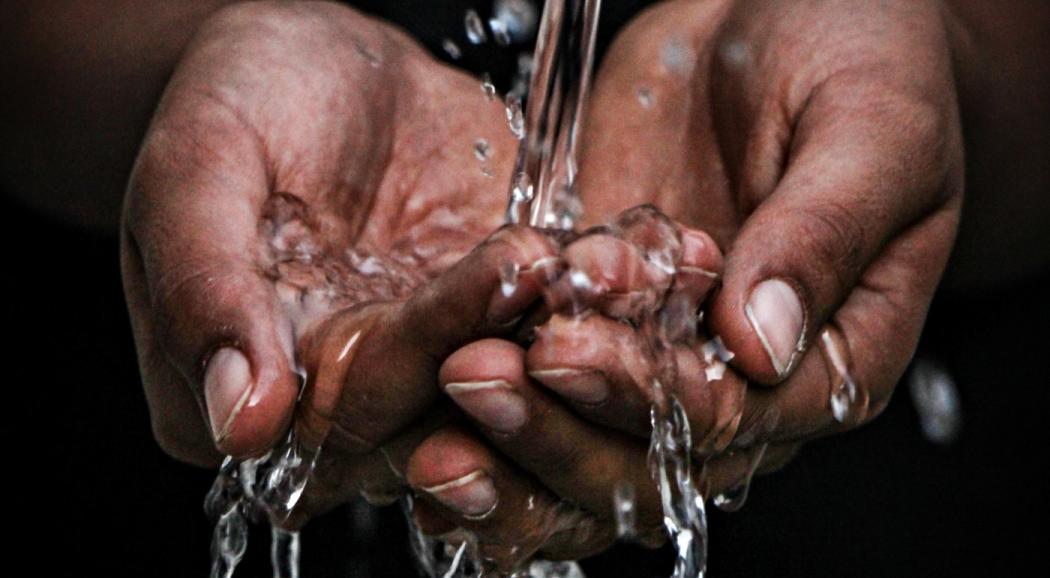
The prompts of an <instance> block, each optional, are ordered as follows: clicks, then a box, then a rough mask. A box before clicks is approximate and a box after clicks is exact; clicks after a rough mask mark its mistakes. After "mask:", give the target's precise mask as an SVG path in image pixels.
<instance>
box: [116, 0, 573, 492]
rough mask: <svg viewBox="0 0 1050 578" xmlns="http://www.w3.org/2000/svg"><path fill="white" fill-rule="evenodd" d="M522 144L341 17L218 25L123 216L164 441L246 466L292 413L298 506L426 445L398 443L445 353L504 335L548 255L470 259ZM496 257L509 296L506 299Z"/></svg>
mask: <svg viewBox="0 0 1050 578" xmlns="http://www.w3.org/2000/svg"><path fill="white" fill-rule="evenodd" d="M480 139H484V140H485V141H486V142H487V143H488V147H489V151H490V152H489V154H490V156H489V158H487V160H484V161H481V160H479V159H478V158H475V154H474V152H473V150H474V147H475V143H476V142H479V141H480ZM516 144H517V143H516V141H515V140H514V139H513V137H512V135H511V133H510V131H509V130H508V128H507V126H506V121H505V117H504V111H503V108H502V105H501V103H499V102H498V101H487V100H486V99H485V97H484V95H483V93H482V91H481V90H480V89H479V86H478V83H477V81H475V80H473V79H471V78H469V77H468V76H466V75H464V74H462V73H458V72H455V71H453V70H452V69H450V68H447V67H445V66H443V65H441V64H439V63H437V62H436V61H434V60H433V59H432V58H430V57H429V56H428V55H427V54H426V53H425V52H424V51H423V50H422V49H421V48H419V47H418V46H417V45H415V44H414V43H413V42H412V41H410V40H409V39H408V38H407V37H406V36H405V35H404V34H402V33H401V32H399V31H397V30H395V29H393V28H391V27H389V26H386V25H383V24H380V23H379V22H377V21H375V20H372V19H369V18H366V17H364V16H361V15H359V14H357V13H355V12H353V11H352V10H350V9H348V8H345V7H341V6H338V5H334V4H323V3H294V4H284V3H280V4H277V3H274V4H267V3H247V4H242V5H238V6H235V7H233V8H230V9H226V10H224V11H222V12H220V13H218V14H217V15H216V16H215V17H213V18H212V19H211V20H210V21H209V22H208V23H206V24H205V25H204V26H203V27H202V29H201V31H200V32H199V34H198V36H197V37H196V39H195V40H194V42H193V43H192V44H191V45H190V46H189V47H188V48H187V50H186V53H185V55H184V57H183V60H182V62H181V64H180V65H179V67H178V69H177V70H176V72H175V74H174V76H173V78H172V79H171V82H170V84H169V86H168V88H167V91H166V93H165V95H164V97H163V99H162V101H161V103H160V105H159V108H158V110H157V112H156V115H155V117H154V119H153V122H152V125H151V127H150V129H149V132H148V133H147V135H146V137H145V140H144V143H143V145H142V149H141V151H140V154H139V157H138V160H137V162H136V166H135V170H134V172H133V175H132V178H131V182H130V185H129V190H128V195H127V199H126V204H125V210H124V216H123V224H122V247H121V252H122V255H121V258H122V264H123V271H124V284H125V290H126V293H127V301H128V307H129V310H130V315H131V321H132V326H133V331H134V336H135V342H136V347H137V350H138V355H139V364H140V368H141V373H142V378H143V382H144V387H145V392H146V397H147V400H148V402H149V406H150V412H151V415H152V420H153V428H154V432H155V435H156V437H157V439H158V441H159V442H160V444H161V446H162V447H163V448H164V449H165V450H166V451H168V452H169V453H171V454H172V455H174V456H176V457H178V458H180V459H183V460H185V461H189V462H192V463H197V464H201V465H215V464H217V463H218V461H219V460H220V459H221V456H222V454H228V455H232V456H234V457H238V458H244V457H249V456H255V455H258V454H261V453H263V452H265V451H266V450H268V449H269V448H270V447H272V446H273V445H274V444H275V443H276V442H277V441H278V440H279V439H280V438H281V437H282V436H283V435H284V434H285V432H286V431H287V430H288V427H289V424H290V423H292V422H293V414H295V417H294V424H295V428H296V431H297V433H299V434H300V439H302V440H303V441H304V442H305V443H308V444H310V445H313V446H320V444H321V443H322V442H324V444H325V449H326V452H325V453H324V454H322V455H323V456H326V457H325V458H323V459H324V462H323V463H322V464H320V466H319V469H318V471H317V477H318V479H321V480H331V482H332V483H331V484H325V483H320V484H315V483H312V484H311V494H310V495H308V496H307V497H306V498H304V504H305V507H304V510H306V511H308V512H316V511H317V510H319V509H323V508H325V507H327V506H330V505H332V504H333V503H335V502H336V501H337V500H340V499H345V498H346V496H347V495H349V494H353V493H356V492H358V491H361V490H362V489H364V490H368V489H369V488H365V487H363V485H364V484H368V483H372V484H378V485H379V486H384V485H385V486H384V487H390V486H396V485H397V484H398V480H397V476H398V475H399V472H396V471H392V469H393V468H392V467H391V466H390V465H388V460H387V458H389V457H390V456H389V455H382V453H383V452H382V451H376V450H378V449H379V448H380V447H381V445H382V444H383V443H384V442H388V441H391V440H394V441H393V442H392V443H393V444H394V446H396V447H403V448H404V451H406V452H407V451H410V449H411V448H412V447H414V443H413V442H409V443H405V444H401V445H398V444H397V442H396V440H397V439H398V436H401V437H404V436H408V437H407V438H406V439H410V440H411V439H416V438H414V437H413V436H418V435H419V434H420V431H419V430H417V431H414V432H409V433H405V432H404V430H405V428H406V427H407V426H409V425H410V424H412V423H415V422H416V421H417V418H419V417H420V416H421V415H423V414H424V411H425V410H427V409H429V408H431V407H433V405H434V404H435V402H436V401H437V400H438V398H439V392H440V390H439V387H438V384H437V375H438V369H439V368H440V364H441V362H442V361H443V360H444V358H445V357H446V356H448V355H449V354H451V353H452V352H453V351H454V350H455V349H456V348H458V347H459V346H462V345H464V344H466V343H468V342H471V341H474V340H476V339H480V338H484V337H493V336H500V335H508V334H509V333H510V332H511V331H513V321H514V319H516V318H518V317H520V315H521V314H522V313H523V312H524V310H525V309H526V308H527V307H528V306H529V305H530V304H531V302H532V301H533V300H534V299H535V298H536V297H538V295H539V290H540V289H539V287H538V285H537V284H536V283H533V282H530V281H529V280H528V279H529V276H530V275H532V276H533V277H542V275H539V276H537V275H535V274H534V273H529V272H528V271H529V269H530V267H532V266H533V265H534V264H536V263H537V262H544V263H549V262H550V260H546V258H548V257H551V256H553V255H555V254H556V249H555V245H554V244H553V243H551V242H550V241H549V240H548V239H547V238H545V237H544V236H543V235H541V234H539V233H537V232H536V231H534V230H529V229H526V228H504V229H500V230H499V231H498V232H497V233H495V234H494V235H492V236H490V237H488V240H487V241H485V242H484V243H482V244H480V245H478V243H479V242H481V241H483V240H484V239H485V238H486V236H487V235H489V234H490V233H491V232H492V231H493V230H495V229H497V228H498V227H499V226H500V224H501V222H502V217H503V210H504V207H505V203H506V197H505V195H504V192H503V191H504V188H505V184H506V183H507V182H509V180H510V171H511V165H512V160H513V155H514V152H515V150H516V148H517V147H516ZM483 169H484V170H485V172H483ZM476 245H477V247H476V248H474V247H475V246H476ZM472 248H474V249H473V251H471V249H472ZM468 252H469V253H468ZM464 255H466V256H464ZM461 257H462V259H461ZM355 261H356V263H357V266H356V267H354V266H352V264H353V263H354V262H355ZM457 261H458V262H457ZM509 263H513V264H516V265H518V266H519V268H520V269H521V271H522V282H520V283H519V284H518V290H517V291H516V292H515V293H514V294H513V295H511V296H510V298H506V297H503V296H502V293H501V290H500V282H501V281H500V267H501V266H506V265H507V264H509ZM351 360H352V361H353V363H352V364H351V363H350V362H351ZM300 364H301V365H300ZM300 372H305V374H306V375H307V383H306V388H305V390H304V392H303V397H302V402H301V403H299V404H297V403H296V401H297V398H298V396H299V395H300V378H299V376H298V375H297V373H300ZM297 407H298V409H296V408H297ZM296 412H298V413H296ZM440 413H441V412H434V411H432V412H429V413H428V414H427V415H428V416H434V419H436V420H438V421H440V416H439V414H440ZM391 451H395V450H391ZM347 455H350V456H354V458H355V459H340V460H337V459H335V458H336V457H339V456H344V457H345V456H347ZM404 459H407V456H406V457H405V458H404ZM397 461H398V460H397V459H394V460H393V462H394V463H396V462H397ZM350 470H352V471H350ZM346 480H350V482H349V483H348V482H347V481H346ZM326 493H327V494H329V495H326Z"/></svg>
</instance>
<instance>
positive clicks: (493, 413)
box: [441, 339, 662, 527]
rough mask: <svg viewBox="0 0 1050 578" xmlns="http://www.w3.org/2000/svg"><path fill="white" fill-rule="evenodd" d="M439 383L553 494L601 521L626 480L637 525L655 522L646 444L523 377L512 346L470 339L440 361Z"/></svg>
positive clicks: (656, 508)
mask: <svg viewBox="0 0 1050 578" xmlns="http://www.w3.org/2000/svg"><path fill="white" fill-rule="evenodd" d="M441 383H442V384H443V386H444V389H445V391H446V392H447V393H448V394H449V396H450V397H452V399H453V400H454V401H455V402H456V404H457V405H458V406H459V407H460V409H462V410H463V411H464V412H465V413H466V414H468V415H469V416H470V417H471V418H472V419H474V420H475V422H476V423H477V424H478V426H479V427H480V428H481V430H482V432H483V433H484V434H485V435H486V437H487V438H488V439H489V441H490V442H491V443H492V444H493V445H494V446H495V447H496V448H498V449H499V450H500V451H501V452H502V453H504V454H506V455H507V456H508V457H509V458H510V459H512V460H513V461H514V462H515V463H516V464H518V466H519V467H521V468H522V469H524V470H526V471H528V472H530V473H532V474H533V475H534V476H536V478H537V479H538V480H539V481H540V482H541V483H542V484H543V485H544V486H545V487H547V488H550V489H551V491H552V492H554V493H555V494H556V495H558V496H560V497H562V498H563V499H567V500H570V501H572V502H573V503H576V504H578V505H579V506H580V507H582V508H583V509H584V510H586V511H588V512H591V513H592V514H594V515H595V516H598V517H600V518H606V519H607V518H608V517H609V516H610V514H611V512H610V511H609V503H610V499H611V496H612V495H613V491H614V489H615V487H616V485H617V484H618V483H621V482H623V483H628V484H630V485H632V486H633V487H635V488H637V489H638V520H639V523H640V524H641V526H642V527H655V526H659V524H660V523H661V520H662V513H661V509H660V503H659V496H658V495H657V494H656V491H655V488H654V486H653V484H652V481H651V480H650V477H649V470H648V468H647V466H646V458H645V456H646V453H647V448H648V443H647V442H646V441H643V440H639V439H636V438H632V437H627V436H624V435H622V434H620V433H618V432H615V431H610V430H599V429H596V428H595V427H594V426H592V425H590V424H588V423H586V422H584V421H583V420H581V419H580V418H578V417H576V416H575V415H573V414H572V413H571V412H570V411H569V410H568V409H567V408H565V407H563V406H562V405H560V404H559V403H557V402H555V401H554V400H553V399H552V398H551V397H549V396H548V395H546V394H545V393H544V392H543V391H541V390H540V389H539V388H538V387H536V386H534V385H532V384H531V383H529V380H528V378H527V377H526V376H525V373H524V352H523V351H522V350H521V348H520V347H518V346H517V345H515V344H513V343H510V342H507V341H501V340H495V339H489V340H483V341H478V342H475V343H471V344H469V345H467V346H465V347H463V348H462V349H460V350H459V351H457V352H455V353H454V354H453V355H451V356H450V357H449V358H448V359H447V360H446V362H445V364H444V365H443V366H442V368H441Z"/></svg>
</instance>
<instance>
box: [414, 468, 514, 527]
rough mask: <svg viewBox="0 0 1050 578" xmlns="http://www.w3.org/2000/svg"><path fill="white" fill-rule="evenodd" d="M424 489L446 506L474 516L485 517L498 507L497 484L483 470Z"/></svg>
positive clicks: (465, 514) (468, 515)
mask: <svg viewBox="0 0 1050 578" xmlns="http://www.w3.org/2000/svg"><path fill="white" fill-rule="evenodd" d="M423 491H424V492H426V493H428V494H430V495H431V496H433V497H434V499H436V500H437V501H439V502H441V504H442V505H444V506H445V507H446V508H449V509H450V510H455V511H456V512H459V513H460V514H463V515H464V516H467V517H472V518H483V517H485V516H486V515H488V514H489V513H490V512H492V511H493V510H494V509H496V500H497V499H498V496H497V495H496V486H494V485H493V484H492V478H490V477H489V476H488V474H486V473H485V472H483V471H482V470H474V471H473V472H470V473H469V474H467V475H465V476H463V477H461V478H457V479H455V480H452V481H451V482H445V483H444V484H439V485H436V486H431V487H429V488H423Z"/></svg>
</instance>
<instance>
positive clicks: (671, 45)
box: [660, 38, 695, 74]
mask: <svg viewBox="0 0 1050 578" xmlns="http://www.w3.org/2000/svg"><path fill="white" fill-rule="evenodd" d="M694 59H695V56H694V54H693V49H692V48H690V47H689V45H688V44H686V43H685V42H684V41H682V40H681V39H680V38H671V39H669V40H668V41H667V42H665V43H664V45H663V47H662V48H661V50H660V63H661V64H663V65H664V68H666V69H667V70H668V71H670V72H673V73H675V74H685V73H687V72H689V69H690V68H691V67H692V62H693V60H694Z"/></svg>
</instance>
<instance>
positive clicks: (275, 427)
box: [204, 347, 299, 458]
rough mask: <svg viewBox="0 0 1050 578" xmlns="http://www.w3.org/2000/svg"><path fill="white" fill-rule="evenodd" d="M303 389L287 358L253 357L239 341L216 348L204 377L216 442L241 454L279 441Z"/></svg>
mask: <svg viewBox="0 0 1050 578" xmlns="http://www.w3.org/2000/svg"><path fill="white" fill-rule="evenodd" d="M298 392H299V380H298V378H297V377H296V376H295V375H294V374H293V373H292V372H291V371H290V369H289V368H288V367H287V363H286V362H280V361H278V362H276V363H274V360H271V361H270V363H269V364H267V363H253V362H252V361H249V359H248V356H246V355H245V354H244V353H243V352H242V351H241V350H240V349H237V348H234V347H223V348H221V349H219V350H218V351H216V352H215V354H213V355H212V357H211V358H210V359H209V361H208V364H207V368H206V370H205V377H204V397H205V403H206V405H207V412H208V418H209V422H210V424H211V428H212V435H213V436H214V440H215V446H216V448H217V449H218V450H219V451H220V452H222V453H224V454H226V455H231V456H234V457H238V458H242V457H250V456H254V455H258V454H261V453H263V452H265V451H267V450H268V449H270V448H271V447H273V446H274V445H276V444H277V442H278V441H279V440H280V439H281V437H282V436H283V435H284V434H285V432H286V431H287V429H288V425H289V422H290V421H291V415H292V411H293V409H294V407H295V402H296V399H297V397H298Z"/></svg>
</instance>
